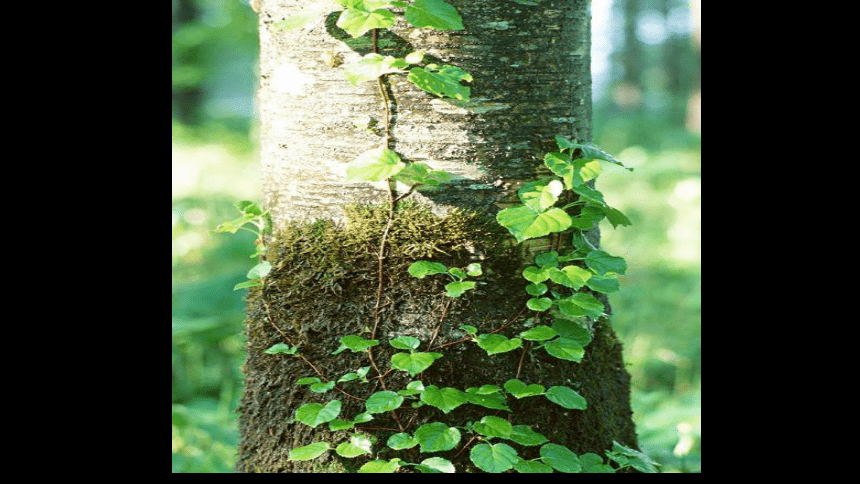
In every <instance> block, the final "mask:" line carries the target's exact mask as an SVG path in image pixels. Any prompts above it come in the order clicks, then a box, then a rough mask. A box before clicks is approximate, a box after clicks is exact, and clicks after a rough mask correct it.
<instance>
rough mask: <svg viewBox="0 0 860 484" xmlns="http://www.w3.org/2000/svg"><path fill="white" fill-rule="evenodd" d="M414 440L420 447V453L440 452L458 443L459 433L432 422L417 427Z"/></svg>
mask: <svg viewBox="0 0 860 484" xmlns="http://www.w3.org/2000/svg"><path fill="white" fill-rule="evenodd" d="M415 438H416V439H417V440H418V444H419V445H421V452H442V451H445V450H451V449H453V448H454V447H456V446H457V444H459V443H460V431H459V430H457V429H456V428H455V427H448V426H447V425H445V424H443V423H441V422H432V423H428V424H424V425H422V426H420V427H418V429H417V430H415Z"/></svg>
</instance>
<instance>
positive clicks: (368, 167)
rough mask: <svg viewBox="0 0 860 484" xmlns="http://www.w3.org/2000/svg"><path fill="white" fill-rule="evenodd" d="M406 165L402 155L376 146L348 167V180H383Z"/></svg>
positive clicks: (359, 156)
mask: <svg viewBox="0 0 860 484" xmlns="http://www.w3.org/2000/svg"><path fill="white" fill-rule="evenodd" d="M405 167H406V163H403V162H402V161H400V156H398V155H397V153H395V152H394V151H391V150H389V149H388V148H374V149H372V150H367V151H365V152H364V153H362V154H360V155H358V157H357V158H356V159H355V160H353V161H351V162H350V163H349V166H348V167H347V168H346V181H348V182H358V181H382V180H385V179H387V178H389V177H392V176H394V175H396V174H397V173H399V172H400V170H402V169H403V168H405Z"/></svg>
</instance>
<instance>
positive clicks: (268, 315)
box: [260, 277, 364, 402]
mask: <svg viewBox="0 0 860 484" xmlns="http://www.w3.org/2000/svg"><path fill="white" fill-rule="evenodd" d="M262 283H263V288H262V289H263V290H262V292H261V297H260V300H261V301H263V307H264V308H265V310H266V319H268V320H269V324H270V325H271V326H272V327H273V328H275V331H277V332H278V334H280V335H281V337H282V338H284V341H286V342H287V344H288V345H290V346H292V347H295V346H296V345H295V344H293V341H292V340H291V339H290V337H289V336H287V334H286V333H284V331H283V330H281V328H279V327H278V325H277V324H275V319H274V318H273V317H272V309H271V307H269V301H268V298H267V295H266V289H267V287H266V278H265V277H264V278H262ZM296 356H298V357H299V359H300V360H302V362H303V363H304V364H306V365H308V366H309V367H311V369H312V370H313V371H314V373H316V374H317V376H318V377H320V379H322V380H323V381H328V378H326V377H325V375H323V373H322V372H321V371H320V370H319V369H318V368H317V367H316V366H314V364H313V363H311V362H310V360H308V359H307V358H305V355H303V354H301V353H296ZM334 389H335V390H337V391H339V392H340V393H343V394H344V395H346V396H347V397H349V398H351V399H353V400H357V401H359V402H363V401H364V400H362V399H361V398H358V397H356V396H355V395H352V394H350V393H348V392H345V391H344V390H341V389H340V388H337V387H335V388H334Z"/></svg>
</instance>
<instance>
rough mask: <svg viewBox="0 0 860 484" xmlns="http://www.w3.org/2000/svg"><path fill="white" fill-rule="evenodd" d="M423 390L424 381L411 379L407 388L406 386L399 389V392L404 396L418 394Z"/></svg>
mask: <svg viewBox="0 0 860 484" xmlns="http://www.w3.org/2000/svg"><path fill="white" fill-rule="evenodd" d="M423 392H424V383H422V382H421V381H420V380H418V381H411V382H409V384H408V385H406V388H404V389H403V390H397V394H398V395H403V396H404V397H405V396H409V395H418V394H420V393H423Z"/></svg>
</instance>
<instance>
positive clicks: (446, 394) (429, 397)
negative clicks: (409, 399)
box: [421, 385, 466, 413]
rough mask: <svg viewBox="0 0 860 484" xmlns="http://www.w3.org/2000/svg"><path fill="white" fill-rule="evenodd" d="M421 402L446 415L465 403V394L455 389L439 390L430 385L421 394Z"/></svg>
mask: <svg viewBox="0 0 860 484" xmlns="http://www.w3.org/2000/svg"><path fill="white" fill-rule="evenodd" d="M421 401H422V402H424V403H426V404H427V405H430V406H433V407H436V408H438V409H439V410H442V412H444V413H448V412H450V411H451V410H454V409H455V408H457V407H459V406H460V405H462V404H464V403H466V394H465V393H463V392H461V391H460V390H457V389H456V388H450V387H446V388H439V387H437V386H435V385H430V386H428V387H426V388H425V389H424V392H423V393H422V394H421Z"/></svg>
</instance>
